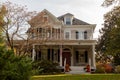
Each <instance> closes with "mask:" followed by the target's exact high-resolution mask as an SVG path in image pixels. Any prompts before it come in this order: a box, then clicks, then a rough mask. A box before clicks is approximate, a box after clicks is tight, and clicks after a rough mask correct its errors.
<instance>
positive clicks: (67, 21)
mask: <svg viewBox="0 0 120 80" xmlns="http://www.w3.org/2000/svg"><path fill="white" fill-rule="evenodd" d="M65 24H66V25H71V17H66V18H65Z"/></svg>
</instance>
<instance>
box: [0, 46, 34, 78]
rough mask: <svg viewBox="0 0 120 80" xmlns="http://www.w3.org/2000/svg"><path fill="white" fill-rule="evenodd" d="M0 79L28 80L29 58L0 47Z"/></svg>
mask: <svg viewBox="0 0 120 80" xmlns="http://www.w3.org/2000/svg"><path fill="white" fill-rule="evenodd" d="M0 67H1V68H0V80H29V78H30V75H31V70H32V65H31V60H30V59H29V58H27V57H24V56H15V55H14V52H13V51H10V50H6V49H4V48H1V47H0Z"/></svg>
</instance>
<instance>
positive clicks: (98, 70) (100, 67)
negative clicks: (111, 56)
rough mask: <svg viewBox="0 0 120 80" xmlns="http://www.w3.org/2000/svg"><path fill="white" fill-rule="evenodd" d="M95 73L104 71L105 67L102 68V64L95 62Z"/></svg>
mask: <svg viewBox="0 0 120 80" xmlns="http://www.w3.org/2000/svg"><path fill="white" fill-rule="evenodd" d="M95 73H105V68H104V66H103V64H97V65H96V71H95Z"/></svg>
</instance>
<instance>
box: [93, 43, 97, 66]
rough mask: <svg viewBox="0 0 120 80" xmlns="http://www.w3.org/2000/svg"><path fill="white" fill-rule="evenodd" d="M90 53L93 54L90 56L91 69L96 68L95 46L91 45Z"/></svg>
mask: <svg viewBox="0 0 120 80" xmlns="http://www.w3.org/2000/svg"><path fill="white" fill-rule="evenodd" d="M92 53H93V56H92V59H93V67H94V68H96V65H95V62H96V61H95V45H92Z"/></svg>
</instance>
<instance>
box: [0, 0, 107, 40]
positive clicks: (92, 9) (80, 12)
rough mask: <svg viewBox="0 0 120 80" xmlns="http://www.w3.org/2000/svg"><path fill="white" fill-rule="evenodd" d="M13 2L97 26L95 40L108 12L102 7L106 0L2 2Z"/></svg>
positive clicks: (22, 0) (15, 0) (12, 0)
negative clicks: (66, 15) (70, 16)
mask: <svg viewBox="0 0 120 80" xmlns="http://www.w3.org/2000/svg"><path fill="white" fill-rule="evenodd" d="M0 1H1V2H5V1H11V2H13V3H17V4H20V5H26V6H27V8H28V10H29V11H37V12H40V11H42V10H43V9H47V10H48V11H50V12H51V13H52V14H53V15H55V16H56V17H58V16H61V15H63V14H65V13H71V14H73V15H74V16H75V17H76V18H78V19H80V20H83V21H85V22H88V23H90V24H97V26H96V29H95V32H94V38H97V37H98V33H99V29H100V28H101V27H102V25H101V24H102V23H103V15H104V14H105V13H106V11H108V9H107V8H103V7H101V4H102V3H103V1H104V0H0Z"/></svg>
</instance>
